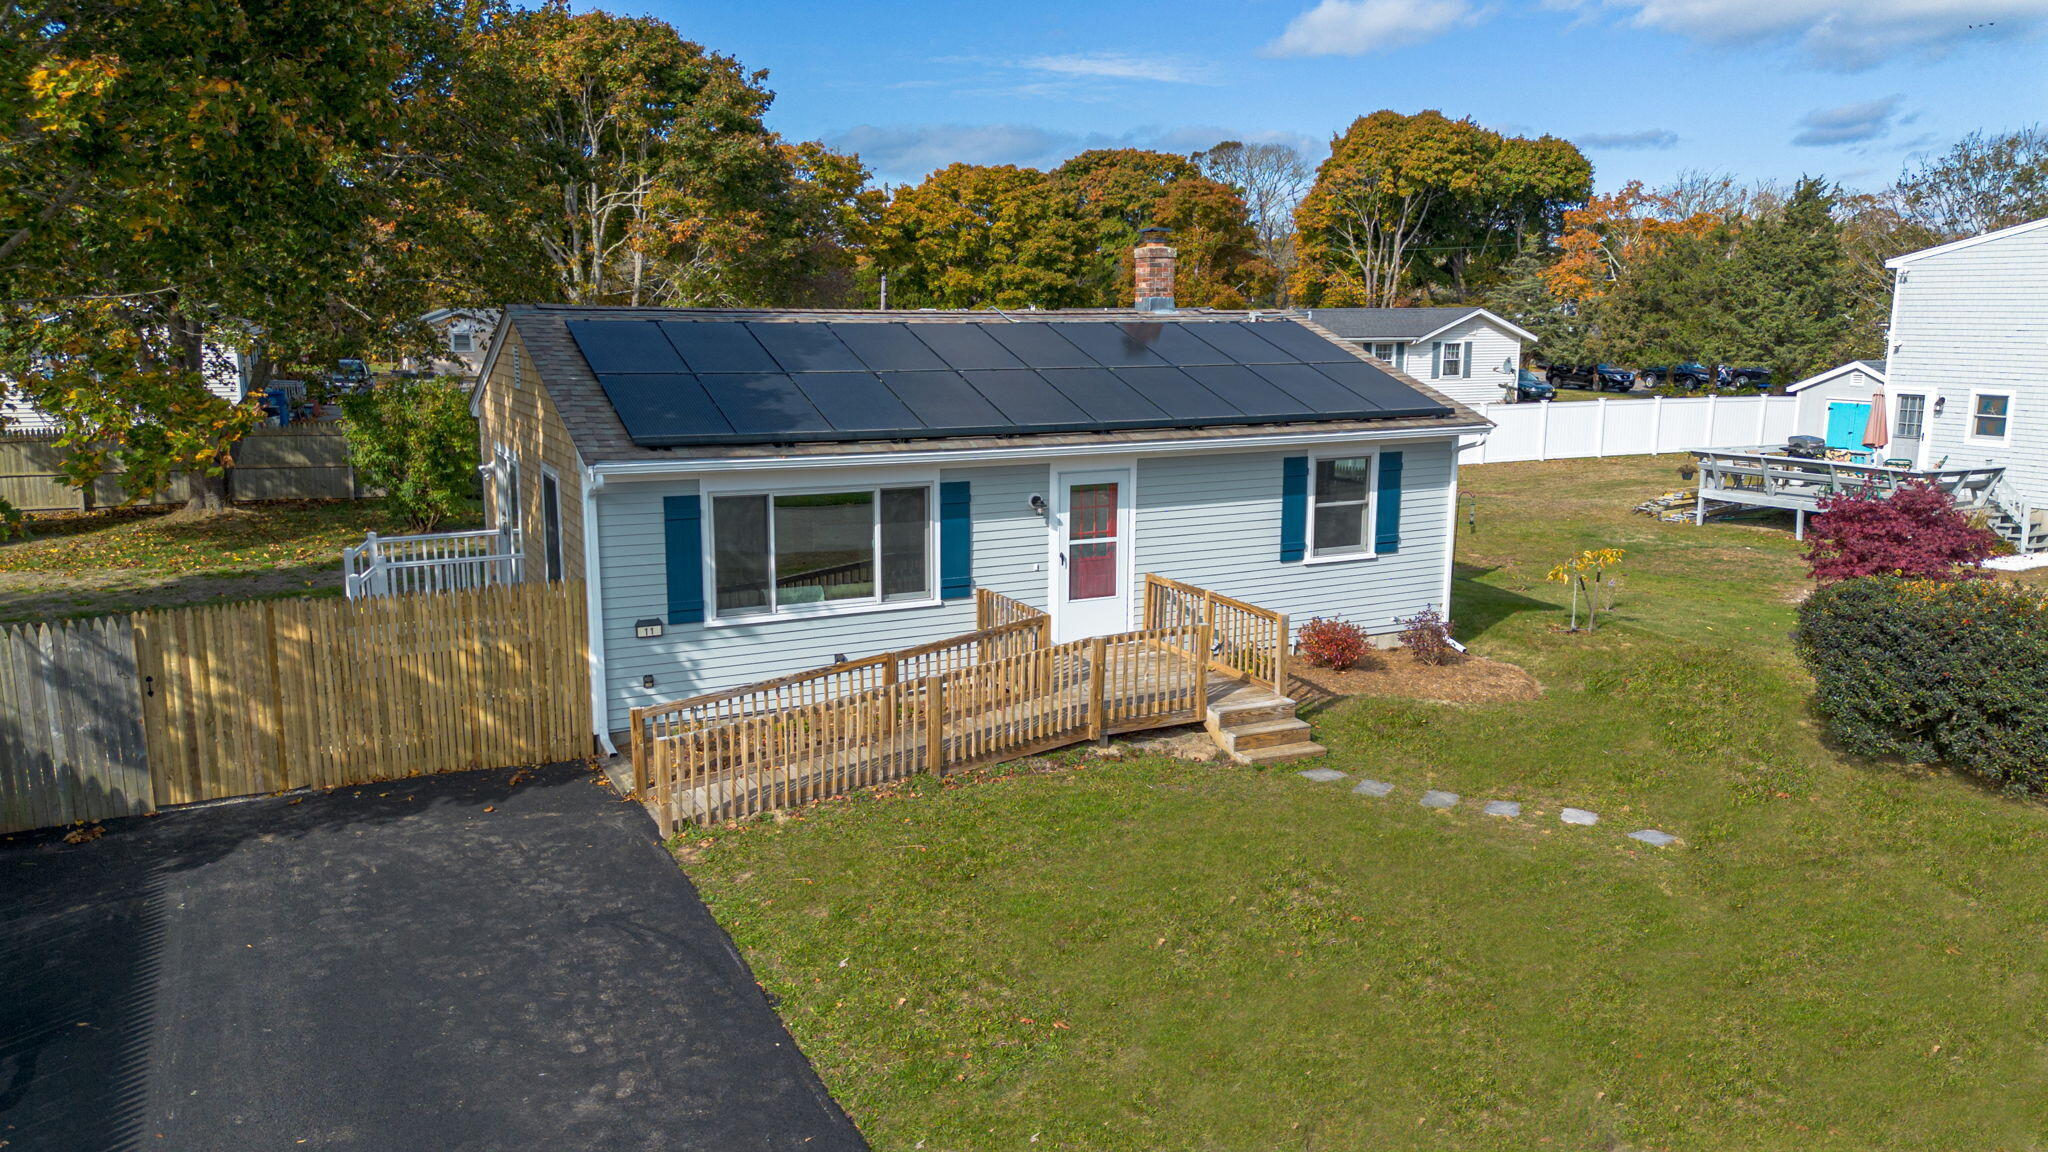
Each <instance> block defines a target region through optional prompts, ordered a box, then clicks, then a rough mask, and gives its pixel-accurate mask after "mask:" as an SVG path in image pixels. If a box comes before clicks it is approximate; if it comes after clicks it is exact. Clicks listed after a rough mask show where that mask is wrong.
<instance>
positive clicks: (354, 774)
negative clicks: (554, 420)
mask: <svg viewBox="0 0 2048 1152" xmlns="http://www.w3.org/2000/svg"><path fill="white" fill-rule="evenodd" d="M584 609H585V605H584V597H583V590H582V585H581V584H580V583H575V582H563V583H554V584H548V583H539V582H536V583H528V584H515V585H506V586H500V587H493V588H483V589H477V590H473V591H464V592H449V593H436V594H423V595H416V596H390V597H379V598H377V599H373V600H359V601H349V600H333V599H319V600H267V601H257V602H251V603H242V604H226V605H214V606H207V607H199V608H182V609H173V610H167V611H160V612H145V613H138V614H136V615H134V616H133V617H113V618H107V619H102V620H90V621H79V622H70V623H63V624H53V625H37V626H34V627H32V628H12V629H4V630H0V832H11V831H20V830H22V829H26V828H36V827H43V826H47V825H55V824H65V823H70V822H71V821H74V820H97V819H104V818H107V817H111V816H121V815H131V814H136V813H142V812H150V811H154V810H155V809H156V808H157V807H159V806H162V805H169V804H184V803H189V802H192V801H197V800H212V799H218V798H221V797H227V796H245V795H254V794H260V793H265V792H277V791H282V790H285V789H288V788H299V787H307V786H312V787H332V786H336V785H344V784H365V783H370V782H373V781H377V780H390V779H396V778H399V777H404V776H418V775H423V774H426V773H430V772H448V771H456V770H460V769H465V768H488V767H497V766H502V765H508V764H528V763H540V762H547V761H555V760H568V759H574V758H576V757H579V756H583V755H586V754H588V752H589V751H590V698H589V697H590V693H589V680H588V664H587V657H586V647H585V644H586V642H585V636H584Z"/></svg>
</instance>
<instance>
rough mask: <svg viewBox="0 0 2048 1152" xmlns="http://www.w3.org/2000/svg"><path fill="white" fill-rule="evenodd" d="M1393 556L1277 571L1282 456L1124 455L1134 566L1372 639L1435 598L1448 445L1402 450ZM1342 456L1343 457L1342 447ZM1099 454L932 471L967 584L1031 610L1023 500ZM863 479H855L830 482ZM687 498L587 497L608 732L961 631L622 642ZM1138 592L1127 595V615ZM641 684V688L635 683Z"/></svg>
mask: <svg viewBox="0 0 2048 1152" xmlns="http://www.w3.org/2000/svg"><path fill="white" fill-rule="evenodd" d="M1399 449H1400V451H1401V452H1402V453H1403V454H1404V457H1403V462H1404V476H1403V480H1404V484H1403V498H1402V502H1401V513H1402V528H1401V548H1400V551H1399V552H1397V553H1392V554H1388V555H1383V556H1378V557H1375V558H1372V559H1366V560H1359V561H1354V562H1349V563H1338V564H1302V563H1299V562H1297V563H1292V564H1282V563H1280V561H1279V558H1278V557H1279V538H1280V504H1279V499H1280V470H1281V464H1280V461H1281V458H1282V457H1283V456H1285V455H1300V454H1302V453H1303V452H1306V451H1310V450H1309V449H1292V450H1290V451H1288V452H1280V451H1262V452H1236V453H1206V452H1205V453H1188V454H1175V455H1163V456H1149V457H1141V458H1139V459H1138V461H1137V481H1136V483H1137V491H1136V494H1135V499H1136V522H1135V523H1136V528H1135V531H1136V539H1135V543H1134V545H1133V547H1134V548H1135V551H1134V553H1133V559H1134V561H1135V565H1136V571H1137V572H1138V573H1139V574H1140V575H1142V574H1143V573H1145V572H1147V571H1152V572H1158V573H1160V574H1161V575H1165V576H1171V577H1173V578H1175V579H1178V580H1185V581H1188V582H1191V583H1195V584H1200V585H1203V586H1205V587H1211V588H1214V589H1216V590H1217V591H1219V592H1224V593H1227V594H1229V595H1232V596H1237V597H1240V598H1242V599H1245V600H1249V601H1251V602H1252V603H1255V604H1260V605H1264V606H1267V607H1271V608H1274V609H1276V610H1278V611H1282V612H1287V613H1290V614H1291V615H1293V616H1294V618H1295V619H1296V620H1297V621H1303V620H1306V619H1308V617H1310V616H1312V615H1322V616H1338V617H1342V618H1344V619H1347V620H1351V621H1354V622H1356V623H1358V624H1360V625H1362V626H1364V627H1365V628H1366V629H1368V630H1369V631H1372V632H1375V633H1386V632H1390V631H1393V630H1394V624H1393V621H1394V619H1395V617H1397V616H1403V615H1407V614H1409V613H1411V612H1414V611H1416V610H1417V609H1419V608H1422V607H1424V606H1426V605H1429V604H1440V603H1441V601H1442V598H1443V589H1444V584H1445V576H1446V571H1447V566H1448V564H1449V561H1450V553H1449V542H1448V540H1447V538H1446V532H1447V529H1448V526H1449V525H1448V514H1449V501H1450V499H1451V492H1450V486H1451V483H1452V475H1453V463H1452V461H1453V453H1454V448H1453V445H1452V444H1451V442H1450V441H1448V440H1445V441H1432V442H1419V443H1404V444H1401V445H1400V446H1399ZM1348 450H1355V447H1354V448H1353V449H1348ZM1105 463H1106V462H1103V461H1099V460H1092V459H1091V460H1088V461H1086V462H1082V461H1062V462H1059V463H1057V464H1055V463H1054V462H1051V461H1040V462H1034V463H1030V464H1005V465H990V466H980V467H963V468H947V469H944V470H942V471H941V472H940V473H939V479H940V480H941V481H952V480H965V481H968V482H969V483H970V485H971V490H970V491H971V509H972V515H973V524H974V550H973V555H974V582H975V584H976V585H977V586H979V587H984V588H992V589H994V590H996V591H998V592H1001V593H1003V594H1004V595H1006V596H1013V597H1016V598H1017V599H1019V600H1023V601H1025V602H1026V603H1029V604H1033V605H1036V606H1038V607H1040V608H1046V607H1048V603H1047V575H1046V563H1047V530H1048V529H1047V522H1046V520H1045V519H1044V518H1043V517H1041V516H1039V515H1038V514H1036V513H1034V512H1032V511H1031V508H1030V500H1031V497H1032V496H1033V495H1043V496H1046V497H1047V498H1048V499H1050V498H1051V496H1052V493H1051V490H1050V484H1051V480H1050V477H1051V473H1052V470H1053V469H1054V468H1055V467H1058V468H1084V467H1102V466H1105ZM842 475H844V476H845V477H846V478H847V480H848V482H849V484H864V483H868V482H869V481H868V480H867V479H864V478H862V477H861V473H860V470H858V469H848V470H846V471H845V472H843V473H842ZM698 491H699V487H698V483H697V481H696V480H694V479H678V480H664V481H614V482H612V483H611V484H608V485H607V486H606V487H605V488H603V489H602V490H601V491H599V492H598V494H597V498H596V507H597V531H598V532H599V533H600V546H599V553H600V557H601V559H600V570H601V585H600V587H601V591H602V594H603V613H604V622H603V629H602V633H603V644H604V658H605V659H604V663H605V693H604V694H605V699H606V702H607V705H608V710H609V730H610V731H613V732H618V731H622V730H623V729H624V728H625V726H626V723H627V712H628V710H630V709H632V708H634V707H637V706H640V705H645V704H654V703H659V702H661V701H664V700H675V699H680V698H683V697H686V696H692V695H697V694H700V693H704V692H712V691H717V690H720V689H723V688H730V687H734V686H737V685H741V684H746V683H751V682H753V681H756V680H763V679H767V678H770V677H774V676H781V675H786V674H788V673H791V672H798V671H802V670H804V669H806V668H814V667H818V666H820V665H824V664H828V663H830V662H831V661H832V658H833V657H834V656H835V655H838V654H841V653H844V654H846V655H848V656H862V655H869V654H872V653H875V652H883V651H888V650H890V649H894V648H905V647H910V646H912V645H916V644H922V643H925V642H927V641H930V640H936V639H941V638H943V637H946V636H951V635H955V634H958V633H961V632H966V631H969V630H971V629H972V628H973V627H974V605H973V602H972V601H964V600H963V601H951V602H947V603H943V604H938V605H925V606H920V607H915V608H905V609H896V610H882V611H874V612H865V613H858V614H851V615H842V616H826V617H813V618H810V619H789V618H785V619H779V620H777V619H770V620H756V621H746V622H741V623H730V624H719V623H717V622H711V623H706V624H680V625H676V624H672V625H666V626H665V628H664V634H663V635H662V636H661V637H659V638H657V639H652V640H641V639H637V638H636V637H634V635H633V625H634V622H635V621H637V620H642V619H662V618H665V617H666V615H667V608H668V605H667V600H666V596H667V593H666V586H667V573H666V560H665V546H664V539H663V526H662V499H663V497H666V496H673V495H682V494H687V493H695V492H698ZM1137 604H1138V597H1137V596H1136V595H1135V594H1134V595H1133V597H1132V607H1133V611H1134V612H1135V611H1136V609H1137ZM650 675H651V676H653V677H654V687H653V688H651V689H650V688H645V687H642V685H641V678H642V677H643V676H650Z"/></svg>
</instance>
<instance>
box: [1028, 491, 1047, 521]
mask: <svg viewBox="0 0 2048 1152" xmlns="http://www.w3.org/2000/svg"><path fill="white" fill-rule="evenodd" d="M1031 510H1032V511H1033V512H1036V513H1038V514H1039V515H1040V516H1043V515H1045V497H1043V496H1040V495H1039V494H1038V493H1036V492H1033V493H1032V494H1031Z"/></svg>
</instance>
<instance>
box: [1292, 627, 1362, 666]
mask: <svg viewBox="0 0 2048 1152" xmlns="http://www.w3.org/2000/svg"><path fill="white" fill-rule="evenodd" d="M1295 646H1296V648H1298V649H1299V650H1300V651H1301V654H1302V656H1303V657H1304V658H1305V659H1307V660H1308V662H1309V663H1311V664H1314V665H1316V666H1317V667H1319V668H1334V669H1336V670H1337V671H1339V672H1342V671H1343V670H1345V669H1346V668H1356V667H1357V666H1358V665H1359V663H1360V662H1361V661H1363V660H1364V659H1365V654H1366V652H1367V651H1368V650H1369V649H1370V648H1371V647H1372V645H1371V644H1369V643H1367V642H1366V639H1365V630H1364V629H1363V628H1360V627H1359V626H1358V625H1356V624H1347V623H1345V622H1344V621H1342V620H1325V619H1323V618H1322V617H1321V616H1318V617H1316V618H1315V619H1313V620H1310V621H1309V622H1308V623H1306V624H1303V625H1302V626H1301V628H1300V629H1299V630H1297V631H1296V632H1295Z"/></svg>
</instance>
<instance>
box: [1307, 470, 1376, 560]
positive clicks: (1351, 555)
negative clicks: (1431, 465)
mask: <svg viewBox="0 0 2048 1152" xmlns="http://www.w3.org/2000/svg"><path fill="white" fill-rule="evenodd" d="M1360 456H1363V457H1365V458H1366V470H1365V531H1364V535H1363V537H1362V543H1363V546H1364V549H1363V551H1359V552H1341V553H1332V554H1331V555H1327V556H1318V555H1316V465H1317V464H1319V463H1320V462H1322V461H1324V460H1355V459H1357V458H1358V457H1360ZM1379 514H1380V449H1379V445H1377V444H1375V445H1373V446H1371V447H1369V448H1368V447H1361V448H1360V449H1359V450H1357V451H1347V450H1339V451H1335V452H1311V453H1309V455H1308V524H1307V525H1306V528H1305V530H1304V531H1303V533H1302V541H1303V546H1302V551H1301V563H1303V564H1356V563H1358V562H1359V561H1361V560H1377V559H1379V558H1380V554H1379V552H1378V551H1377V550H1376V549H1374V547H1373V531H1374V527H1375V526H1376V525H1377V524H1378V523H1379Z"/></svg>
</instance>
